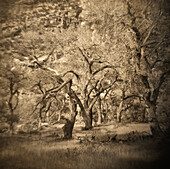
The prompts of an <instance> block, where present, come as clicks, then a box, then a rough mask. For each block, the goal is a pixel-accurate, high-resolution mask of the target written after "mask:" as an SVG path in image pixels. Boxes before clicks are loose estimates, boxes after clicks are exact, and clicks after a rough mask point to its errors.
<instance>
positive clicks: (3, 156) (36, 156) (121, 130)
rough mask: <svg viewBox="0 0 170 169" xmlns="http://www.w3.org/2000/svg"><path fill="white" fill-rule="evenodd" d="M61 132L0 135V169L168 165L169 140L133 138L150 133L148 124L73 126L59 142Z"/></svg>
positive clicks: (123, 168)
mask: <svg viewBox="0 0 170 169" xmlns="http://www.w3.org/2000/svg"><path fill="white" fill-rule="evenodd" d="M61 128H62V125H54V126H53V128H51V127H47V128H44V129H43V130H42V131H41V134H40V133H34V134H33V133H32V134H17V135H14V136H8V135H0V169H142V168H143V169H150V168H154V169H157V168H164V166H165V164H166V162H167V163H168V156H167V153H166V152H169V151H168V149H167V148H168V144H169V143H170V141H169V140H157V139H154V138H152V137H140V138H139V137H136V135H137V133H138V134H139V133H147V134H148V133H149V132H150V128H149V125H148V124H142V123H138V124H137V123H134V124H126V125H120V126H116V125H114V124H107V125H101V126H96V127H94V128H93V129H92V130H90V131H84V130H82V127H81V125H79V124H76V125H75V129H74V131H73V139H71V140H63V139H61V138H60V134H59V132H60V131H61ZM129 133H133V135H132V134H129ZM108 136H109V137H108ZM111 136H112V137H111ZM127 136H128V137H127ZM138 136H139V135H138ZM131 137H132V138H133V137H134V138H136V139H130V138H131ZM166 168H167V167H166Z"/></svg>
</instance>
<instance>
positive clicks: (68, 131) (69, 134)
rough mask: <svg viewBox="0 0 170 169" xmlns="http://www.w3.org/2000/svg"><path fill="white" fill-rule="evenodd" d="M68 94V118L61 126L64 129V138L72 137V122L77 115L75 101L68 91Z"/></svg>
mask: <svg viewBox="0 0 170 169" xmlns="http://www.w3.org/2000/svg"><path fill="white" fill-rule="evenodd" d="M69 96H70V110H71V113H70V118H69V119H66V123H65V125H64V127H63V131H64V139H71V138H72V131H73V127H74V123H75V120H76V116H77V104H76V101H75V100H74V97H73V96H72V93H69Z"/></svg>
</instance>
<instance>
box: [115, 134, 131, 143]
mask: <svg viewBox="0 0 170 169" xmlns="http://www.w3.org/2000/svg"><path fill="white" fill-rule="evenodd" d="M128 138H129V137H128V134H119V135H117V136H116V141H117V142H119V141H128Z"/></svg>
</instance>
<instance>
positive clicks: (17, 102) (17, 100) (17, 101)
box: [13, 90, 19, 110]
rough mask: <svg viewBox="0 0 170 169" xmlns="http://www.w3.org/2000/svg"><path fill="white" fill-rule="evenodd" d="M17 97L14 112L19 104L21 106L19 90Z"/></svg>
mask: <svg viewBox="0 0 170 169" xmlns="http://www.w3.org/2000/svg"><path fill="white" fill-rule="evenodd" d="M16 93H17V96H16V104H15V106H14V108H13V110H15V109H16V108H17V106H18V104H19V98H18V97H19V92H18V90H17V92H16Z"/></svg>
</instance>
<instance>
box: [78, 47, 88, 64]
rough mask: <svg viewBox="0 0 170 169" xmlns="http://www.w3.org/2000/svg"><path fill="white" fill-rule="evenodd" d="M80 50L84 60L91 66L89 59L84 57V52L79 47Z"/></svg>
mask: <svg viewBox="0 0 170 169" xmlns="http://www.w3.org/2000/svg"><path fill="white" fill-rule="evenodd" d="M78 49H79V51H80V53H81V55H82V56H83V57H84V59H85V61H86V62H87V64H88V65H89V64H90V63H89V60H88V58H87V57H86V56H85V55H84V53H83V51H82V50H81V49H80V48H79V47H78Z"/></svg>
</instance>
